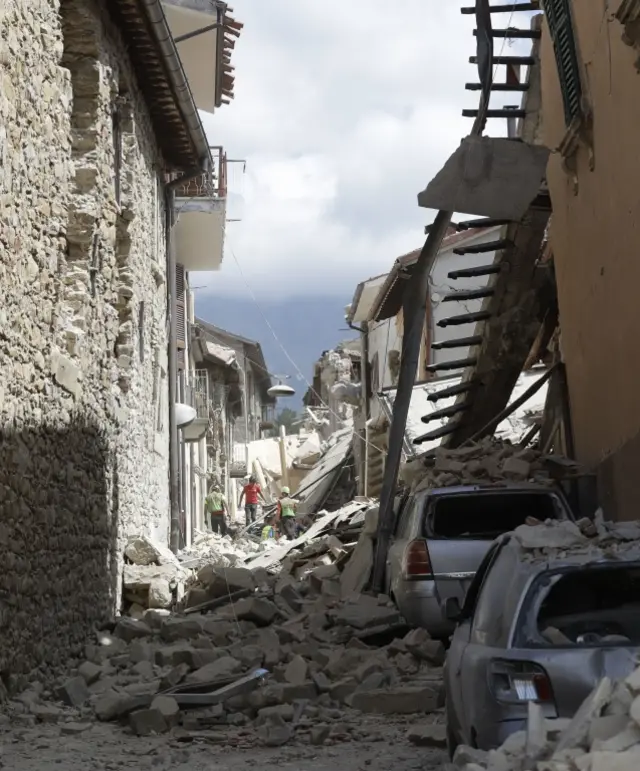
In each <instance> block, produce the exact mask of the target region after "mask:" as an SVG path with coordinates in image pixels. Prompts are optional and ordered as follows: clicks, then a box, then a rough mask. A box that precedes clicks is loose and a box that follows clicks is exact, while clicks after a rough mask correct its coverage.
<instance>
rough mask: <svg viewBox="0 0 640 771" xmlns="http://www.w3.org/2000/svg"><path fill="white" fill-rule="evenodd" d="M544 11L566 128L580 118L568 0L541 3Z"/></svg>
mask: <svg viewBox="0 0 640 771" xmlns="http://www.w3.org/2000/svg"><path fill="white" fill-rule="evenodd" d="M544 10H545V13H546V15H547V22H548V24H549V32H550V33H551V39H552V40H553V50H554V52H555V55H556V66H557V68H558V76H559V78H560V90H561V91H562V101H563V103H564V116H565V122H566V124H567V125H569V124H570V123H571V122H572V121H573V119H574V118H576V117H578V116H579V115H580V111H581V102H582V84H581V83H580V68H579V66H578V54H577V50H576V43H575V38H574V35H573V26H572V23H571V7H570V2H569V0H544Z"/></svg>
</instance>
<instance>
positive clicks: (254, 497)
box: [238, 474, 266, 527]
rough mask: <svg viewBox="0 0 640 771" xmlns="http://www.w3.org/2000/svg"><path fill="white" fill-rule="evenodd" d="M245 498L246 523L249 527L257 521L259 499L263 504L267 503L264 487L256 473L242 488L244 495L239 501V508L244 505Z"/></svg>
mask: <svg viewBox="0 0 640 771" xmlns="http://www.w3.org/2000/svg"><path fill="white" fill-rule="evenodd" d="M243 499H244V502H245V503H244V517H245V524H246V526H247V527H249V525H250V524H252V523H253V522H255V521H256V517H257V516H258V499H260V500H261V501H262V503H263V504H265V503H266V501H265V499H264V495H263V494H262V488H261V487H260V485H259V484H258V480H257V479H256V477H255V475H254V474H252V475H251V476H250V477H249V482H248V484H246V485H245V486H244V487H243V488H242V495H241V496H240V500H239V501H238V508H240V507H241V506H242V501H243Z"/></svg>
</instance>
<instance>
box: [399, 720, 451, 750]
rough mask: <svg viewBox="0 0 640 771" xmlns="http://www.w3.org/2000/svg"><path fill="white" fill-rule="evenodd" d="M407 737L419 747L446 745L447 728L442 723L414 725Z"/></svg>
mask: <svg viewBox="0 0 640 771" xmlns="http://www.w3.org/2000/svg"><path fill="white" fill-rule="evenodd" d="M407 739H408V740H409V741H410V742H411V744H415V745H416V746H417V747H446V746H447V728H446V726H445V725H443V724H442V723H426V724H420V725H415V726H412V727H411V728H410V729H409V730H408V731H407Z"/></svg>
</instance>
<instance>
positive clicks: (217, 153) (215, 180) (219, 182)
mask: <svg viewBox="0 0 640 771" xmlns="http://www.w3.org/2000/svg"><path fill="white" fill-rule="evenodd" d="M210 150H211V158H212V167H211V170H210V171H209V172H208V173H207V174H201V175H200V176H198V177H194V178H193V179H190V180H189V181H188V182H187V183H186V184H185V185H178V187H177V188H176V197H177V198H226V197H227V154H226V153H225V151H224V149H223V148H222V146H220V145H218V146H215V147H211V148H210Z"/></svg>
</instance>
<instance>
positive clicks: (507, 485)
mask: <svg viewBox="0 0 640 771" xmlns="http://www.w3.org/2000/svg"><path fill="white" fill-rule="evenodd" d="M499 490H508V491H509V492H524V493H554V494H557V493H558V490H557V488H555V487H550V486H549V485H541V484H536V483H535V482H499V483H494V484H486V485H482V484H480V485H451V486H449V487H432V488H430V489H426V490H420V492H426V493H429V494H430V495H434V494H436V495H441V494H442V493H449V494H450V493H491V492H497V491H499Z"/></svg>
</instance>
